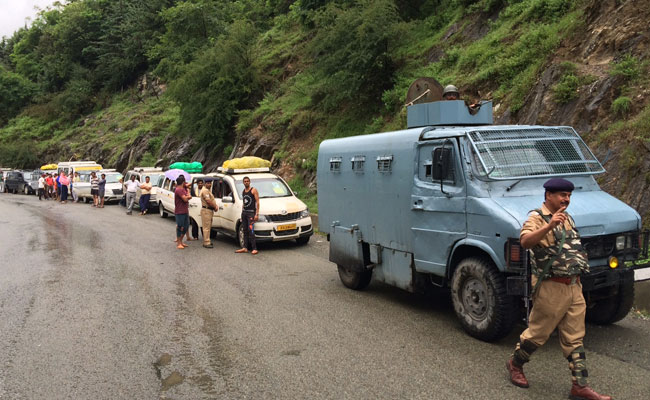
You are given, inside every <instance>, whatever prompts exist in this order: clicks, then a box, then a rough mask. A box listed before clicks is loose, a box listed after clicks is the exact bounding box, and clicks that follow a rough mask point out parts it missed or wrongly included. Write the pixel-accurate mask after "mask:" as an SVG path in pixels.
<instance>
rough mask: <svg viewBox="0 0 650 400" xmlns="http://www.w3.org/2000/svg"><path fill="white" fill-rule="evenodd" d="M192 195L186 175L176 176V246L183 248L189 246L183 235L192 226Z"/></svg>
mask: <svg viewBox="0 0 650 400" xmlns="http://www.w3.org/2000/svg"><path fill="white" fill-rule="evenodd" d="M191 198H192V196H191V195H190V194H189V193H188V191H187V184H186V182H185V177H184V176H183V175H180V176H179V177H178V178H176V189H174V214H175V215H176V248H177V249H179V250H183V249H184V248H185V247H187V245H186V244H184V243H183V236H185V232H187V229H188V228H189V226H190V218H189V215H188V213H189V207H188V203H189V201H190V199H191Z"/></svg>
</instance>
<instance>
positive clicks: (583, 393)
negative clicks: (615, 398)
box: [569, 382, 612, 400]
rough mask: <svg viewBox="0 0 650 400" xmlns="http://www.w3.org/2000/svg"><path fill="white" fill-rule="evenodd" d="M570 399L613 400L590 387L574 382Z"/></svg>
mask: <svg viewBox="0 0 650 400" xmlns="http://www.w3.org/2000/svg"><path fill="white" fill-rule="evenodd" d="M569 398H570V399H571V400H612V397H611V396H607V395H603V394H599V393H596V391H594V389H592V388H590V387H589V386H580V385H579V384H578V382H573V386H572V387H571V394H570V395H569Z"/></svg>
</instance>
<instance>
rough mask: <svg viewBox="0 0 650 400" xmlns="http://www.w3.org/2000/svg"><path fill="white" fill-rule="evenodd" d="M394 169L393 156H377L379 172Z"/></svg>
mask: <svg viewBox="0 0 650 400" xmlns="http://www.w3.org/2000/svg"><path fill="white" fill-rule="evenodd" d="M392 169H393V156H379V157H377V170H378V171H379V172H391V170H392Z"/></svg>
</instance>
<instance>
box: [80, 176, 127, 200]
mask: <svg viewBox="0 0 650 400" xmlns="http://www.w3.org/2000/svg"><path fill="white" fill-rule="evenodd" d="M94 172H95V173H97V177H98V178H100V177H101V175H102V174H105V175H106V186H105V188H104V189H105V190H104V203H109V202H111V201H119V200H120V199H121V198H122V196H123V194H124V193H123V191H122V184H121V183H120V179H121V178H122V174H120V173H119V172H117V171H115V170H114V169H103V170H98V171H94ZM79 179H80V182H77V183H74V184H73V190H74V191H75V193H76V194H77V196H78V197H79V200H83V201H84V202H86V203H87V202H89V201H91V200H92V199H93V196H92V194H91V193H90V189H91V187H90V186H91V185H90V171H84V170H82V171H80V172H79Z"/></svg>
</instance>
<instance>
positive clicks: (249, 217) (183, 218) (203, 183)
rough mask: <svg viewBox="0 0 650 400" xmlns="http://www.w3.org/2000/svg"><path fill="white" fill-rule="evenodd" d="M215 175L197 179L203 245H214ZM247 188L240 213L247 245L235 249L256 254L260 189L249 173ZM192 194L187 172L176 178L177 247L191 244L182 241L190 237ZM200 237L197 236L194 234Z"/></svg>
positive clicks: (246, 182)
mask: <svg viewBox="0 0 650 400" xmlns="http://www.w3.org/2000/svg"><path fill="white" fill-rule="evenodd" d="M212 181H213V179H212V178H209V177H207V178H205V179H199V180H198V181H197V191H198V197H199V198H200V199H201V226H202V229H203V247H205V248H212V247H213V245H212V242H211V241H210V232H211V230H212V218H213V216H214V213H215V212H216V211H217V210H218V207H217V203H216V201H215V199H214V195H213V194H212ZM243 183H244V190H243V192H242V199H243V203H244V205H243V209H242V215H241V224H242V227H243V232H244V247H242V248H240V249H238V250H236V251H235V252H236V253H248V252H249V251H250V253H251V254H253V255H255V254H257V253H258V250H257V243H256V241H255V231H254V229H253V225H254V224H255V221H257V220H258V219H259V210H260V196H259V193H258V192H257V189H255V188H254V187H252V186H251V180H250V178H249V177H247V176H246V177H244V179H243ZM191 198H192V193H191V188H190V183H189V182H187V181H186V180H185V176H183V175H180V176H179V177H178V178H177V179H176V188H175V189H174V215H175V216H176V241H175V242H176V248H177V249H179V250H183V249H184V248H186V247H187V246H188V245H187V244H186V243H184V242H183V238H184V237H187V240H192V239H191V238H190V232H189V226H190V219H189V201H190V199H191ZM194 240H197V238H194Z"/></svg>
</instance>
